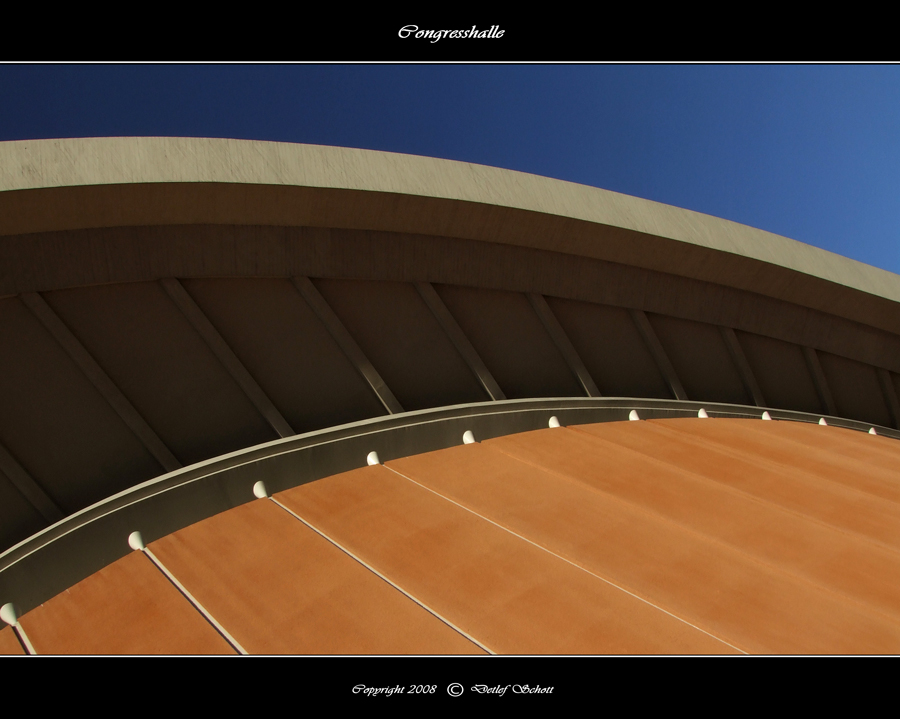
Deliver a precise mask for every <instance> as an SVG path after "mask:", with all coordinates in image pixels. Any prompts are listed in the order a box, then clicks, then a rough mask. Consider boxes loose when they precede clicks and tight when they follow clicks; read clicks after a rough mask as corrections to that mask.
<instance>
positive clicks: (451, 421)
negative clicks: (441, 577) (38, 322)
mask: <svg viewBox="0 0 900 719" xmlns="http://www.w3.org/2000/svg"><path fill="white" fill-rule="evenodd" d="M701 408H702V409H705V411H706V412H707V414H708V416H710V417H739V418H757V419H758V418H760V417H761V411H762V409H763V408H758V407H752V406H747V405H733V404H716V403H708V402H690V401H679V400H658V399H637V398H622V397H604V398H589V397H574V398H573V397H562V398H547V399H525V400H505V401H492V402H479V403H474V404H465V405H455V406H452V407H442V408H438V409H427V410H419V411H415V412H405V413H403V414H398V415H389V416H386V417H377V418H373V419H367V420H362V421H359V422H353V423H351V424H346V425H341V426H338V427H332V428H328V429H324V430H317V431H315V432H309V433H306V434H303V435H297V436H294V437H288V438H285V439H280V440H275V441H273V442H267V443H265V444H261V445H257V446H254V447H249V448H246V449H244V450H240V451H237V452H233V453H230V454H227V455H223V456H221V457H217V458H215V459H211V460H207V461H205V462H201V463H198V464H195V465H192V466H190V467H185V468H183V469H179V470H176V471H174V472H170V473H169V474H165V475H163V476H161V477H157V478H156V479H153V480H150V481H148V482H144V483H142V484H139V485H137V486H135V487H132V488H130V489H128V490H126V491H124V492H121V493H119V494H116V495H113V496H111V497H108V498H107V499H105V500H103V501H101V502H98V503H97V504H95V505H93V506H91V507H88V508H86V509H84V510H82V511H80V512H78V513H76V514H73V515H71V516H69V517H66V518H65V519H63V520H61V521H59V522H57V523H56V524H54V525H52V526H51V527H48V528H47V529H45V530H43V531H41V532H39V533H38V534H35V535H33V536H32V537H30V538H28V539H26V540H24V541H23V542H20V543H19V544H17V545H15V546H14V547H11V548H10V549H8V550H7V551H6V552H4V553H2V554H0V602H6V601H12V602H15V605H16V607H17V608H19V610H20V611H21V612H22V613H25V612H27V611H30V610H31V609H33V608H34V607H36V606H38V605H39V604H41V603H42V602H44V601H46V600H48V599H50V598H52V597H53V596H55V595H56V594H59V593H60V592H62V591H64V590H66V589H68V588H69V587H71V586H73V585H74V584H76V583H77V582H79V581H81V580H82V579H84V578H86V577H88V576H90V575H91V574H93V573H95V572H97V571H99V570H100V569H102V568H103V567H105V566H107V565H109V564H111V563H112V562H114V561H116V560H117V559H120V558H121V557H123V556H124V555H126V554H127V553H128V552H129V551H130V549H129V547H128V543H127V538H128V536H129V534H130V533H131V532H134V531H140V532H141V534H142V536H143V538H144V540H145V542H147V543H150V542H153V541H154V540H156V539H160V538H161V537H164V536H167V535H169V534H171V533H173V532H176V531H178V530H179V529H182V528H184V527H187V526H189V525H191V524H194V523H196V522H199V521H201V520H203V519H206V518H208V517H211V516H213V515H215V514H218V513H220V512H224V511H227V510H228V509H231V508H232V507H237V506H239V505H241V504H245V503H247V502H249V501H252V500H253V498H254V494H253V485H254V484H255V483H256V482H259V481H260V480H262V481H263V482H264V483H265V486H266V487H267V489H268V491H269V493H270V494H271V493H275V492H280V491H283V490H286V489H290V488H291V487H296V486H299V485H301V484H305V483H307V482H312V481H315V480H317V479H321V478H323V477H328V476H331V475H333V474H338V473H340V472H346V471H349V470H351V469H357V468H359V467H364V466H365V465H366V456H367V453H369V452H371V451H376V452H377V453H378V456H379V457H380V458H381V461H385V460H391V459H397V458H399V457H406V456H410V455H414V454H422V453H424V452H430V451H433V450H437V449H445V448H447V447H452V446H456V445H458V444H461V443H462V441H463V440H462V437H463V434H464V433H465V432H466V431H467V430H469V431H472V432H473V433H474V435H475V436H476V437H478V438H479V440H483V439H490V438H493V437H500V436H504V435H508V434H515V433H518V432H526V431H530V430H535V429H543V428H545V427H547V426H548V422H549V420H550V417H551V416H555V417H557V418H558V420H559V422H560V423H561V424H562V425H564V426H565V425H577V424H588V423H597V422H615V421H626V420H628V417H629V413H630V412H631V411H632V410H637V411H638V412H639V414H640V417H641V419H662V418H673V417H696V416H697V413H698V411H699V410H700V409H701ZM768 412H769V414H770V415H771V417H772V418H773V419H781V420H793V421H800V422H808V423H817V422H818V421H819V419H820V415H814V414H809V413H804V412H793V411H787V410H778V409H771V408H770V409H768ZM827 420H828V424H829V425H830V426H837V427H844V428H848V429H854V430H858V431H861V432H868V431H869V429H870V427H871V426H872V425H870V424H866V423H863V422H857V421H854V420H847V419H842V418H838V417H828V418H827ZM876 429H877V432H878V434H879V435H882V436H886V437H893V438H895V439H900V431H897V430H894V429H891V428H888V427H880V426H877V425H876Z"/></svg>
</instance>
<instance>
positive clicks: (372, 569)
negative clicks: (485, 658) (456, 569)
mask: <svg viewBox="0 0 900 719" xmlns="http://www.w3.org/2000/svg"><path fill="white" fill-rule="evenodd" d="M269 499H270V500H271V501H273V502H274V503H275V504H277V505H278V506H279V507H281V508H282V509H283V510H284V511H285V512H287V513H288V514H290V515H291V516H292V517H294V518H295V519H297V520H299V521H300V522H302V523H303V524H305V525H306V526H307V527H309V528H310V529H311V530H312V531H314V532H315V533H316V534H318V535H319V536H320V537H322V538H323V539H325V540H326V541H328V542H330V543H331V544H333V545H334V546H335V547H337V548H338V549H340V550H341V551H342V552H344V554H346V555H347V556H349V557H351V558H352V559H355V560H356V561H357V562H359V563H360V564H361V565H362V566H364V567H365V568H366V569H368V570H369V571H370V572H372V573H373V574H374V575H375V576H377V577H380V578H381V579H383V580H384V581H385V582H387V583H388V584H390V585H391V586H392V587H393V588H394V589H396V590H397V591H398V592H400V593H401V594H403V595H404V596H406V597H408V598H409V599H411V600H412V601H414V602H415V603H416V604H418V605H419V606H420V607H422V609H424V610H425V611H426V612H428V613H429V614H431V615H432V616H433V617H435V618H437V619H439V620H440V621H442V622H443V623H444V624H446V625H447V626H448V627H450V628H451V629H453V630H454V631H456V632H458V633H459V634H461V635H462V636H464V637H465V638H466V639H468V640H469V641H470V642H472V643H473V644H474V645H475V646H477V647H480V648H481V649H484V651H486V652H487V653H488V654H492V655H495V654H496V653H497V652H495V651H493V650H492V649H490V648H489V647H487V646H485V645H484V644H482V643H481V642H479V641H478V640H477V639H476V638H475V637H473V636H472V635H471V634H469V633H468V632H465V631H463V630H462V629H460V628H459V627H458V626H456V625H455V624H454V623H453V622H451V621H450V620H449V619H447V618H445V617H442V616H441V615H440V614H438V612H437V611H435V610H434V609H432V608H431V607H429V606H428V605H427V604H425V603H423V602H422V601H420V600H419V599H417V598H416V597H414V596H413V595H412V594H410V593H409V592H407V591H406V590H405V589H404V588H403V587H401V586H400V585H399V584H397V583H396V582H392V581H391V580H390V579H388V578H387V577H386V576H385V575H384V574H382V573H381V572H379V571H378V570H377V569H375V567H373V566H372V565H371V564H369V563H368V562H366V561H364V560H363V559H362V558H361V557H358V556H357V555H355V554H354V553H353V552H351V551H350V550H349V549H347V547H345V546H343V545H342V544H340V543H339V542H337V541H335V540H334V539H332V538H331V537H329V536H328V535H327V534H325V532H323V531H322V530H320V529H318V528H317V527H315V526H313V525H312V524H310V523H309V522H308V521H306V520H305V519H304V518H303V517H301V516H300V515H299V514H297V513H296V512H294V511H293V510H292V509H289V508H288V507H286V506H285V505H283V504H282V503H281V502H279V501H278V500H277V499H275V498H274V497H269Z"/></svg>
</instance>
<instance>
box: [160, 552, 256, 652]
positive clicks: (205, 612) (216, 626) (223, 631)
mask: <svg viewBox="0 0 900 719" xmlns="http://www.w3.org/2000/svg"><path fill="white" fill-rule="evenodd" d="M142 552H143V553H144V554H146V555H147V559H149V560H150V561H151V562H153V564H155V565H156V568H157V569H159V571H161V572H162V573H163V574H165V575H166V578H167V579H168V580H169V581H170V582H172V584H174V585H175V588H176V589H177V590H178V591H179V592H181V593H182V594H183V595H184V597H185V599H187V600H188V601H189V602H190V603H191V604H192V605H193V606H194V608H195V609H196V610H197V611H198V612H200V614H202V615H203V617H204V618H205V619H206V621H208V622H209V623H210V624H212V626H213V628H214V629H215V630H216V631H217V632H218V633H219V634H221V635H222V638H223V639H224V640H225V641H226V642H228V643H229V644H230V645H231V646H232V648H233V649H234V650H235V651H236V652H237V653H238V654H245V655H246V654H247V650H246V649H244V648H243V647H242V646H241V645H240V643H239V642H238V640H237V639H235V638H234V637H233V636H231V634H229V633H228V630H227V629H225V627H223V626H222V625H221V624H219V622H217V621H216V619H215V617H213V615H212V614H210V613H209V611H208V610H207V609H206V607H204V606H203V605H202V604H200V602H198V601H197V599H196V598H195V597H194V595H193V594H191V593H190V592H189V591H188V590H187V588H186V587H185V586H184V585H183V584H182V583H181V582H179V581H178V580H177V579H176V578H175V575H174V574H172V572H170V571H169V570H168V569H166V566H165V565H164V564H163V563H162V562H161V561H159V559H158V558H157V556H156V555H155V554H154V553H153V552H151V551H150V550H149V549H148V548H146V547H145V548H144V549H143V550H142Z"/></svg>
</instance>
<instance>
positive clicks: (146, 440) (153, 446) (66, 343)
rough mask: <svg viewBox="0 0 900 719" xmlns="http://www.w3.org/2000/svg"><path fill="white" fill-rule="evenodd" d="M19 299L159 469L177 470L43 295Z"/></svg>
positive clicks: (177, 465) (164, 448) (171, 457)
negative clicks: (150, 455) (57, 343)
mask: <svg viewBox="0 0 900 719" xmlns="http://www.w3.org/2000/svg"><path fill="white" fill-rule="evenodd" d="M22 301H23V302H24V303H25V304H26V305H27V306H28V309H30V310H31V311H32V313H33V314H34V316H35V317H37V318H38V320H40V322H41V324H43V325H44V327H45V328H46V329H47V331H48V332H50V334H51V335H53V337H54V338H55V339H56V341H57V342H59V344H60V345H61V346H62V348H63V349H64V350H65V351H66V353H67V354H68V355H69V357H71V358H72V360H73V361H74V362H75V364H77V365H78V367H79V369H80V370H81V371H82V372H83V373H84V375H85V377H87V378H88V380H89V381H90V383H91V384H92V385H94V387H95V388H96V389H97V391H98V392H100V394H101V395H103V398H104V399H105V400H106V401H107V402H108V403H109V406H110V407H112V408H113V410H114V411H115V413H116V414H117V415H119V417H120V418H121V419H122V421H123V422H125V424H126V425H128V428H129V429H130V430H131V431H132V432H134V434H135V436H136V437H137V438H138V439H139V440H140V441H141V443H142V444H143V445H144V447H145V448H146V449H147V451H148V452H150V454H152V455H153V457H154V458H155V459H156V461H157V462H159V463H160V465H162V467H163V469H164V470H166V471H167V472H174V471H175V470H176V469H180V468H181V466H182V465H181V462H179V461H178V459H176V457H175V455H174V454H172V452H171V451H170V450H169V448H168V447H167V446H166V445H165V444H164V443H163V441H162V440H161V439H160V438H159V435H157V434H156V432H154V431H153V428H152V427H151V426H150V425H149V424H147V421H146V420H145V419H144V418H143V417H142V416H141V414H140V413H139V412H138V411H137V410H136V409H135V408H134V405H132V404H131V402H130V401H129V400H128V398H127V397H126V396H125V395H124V394H122V391H121V390H120V389H119V388H118V387H117V386H116V384H115V382H113V381H112V379H110V377H109V375H107V374H106V372H104V371H103V369H102V368H101V367H100V365H99V364H97V362H96V360H95V359H94V358H93V357H91V355H90V353H89V352H88V351H87V349H85V347H84V345H82V344H81V342H79V341H78V338H77V337H75V335H73V334H72V332H71V331H70V330H69V328H68V327H66V325H65V324H64V323H63V321H62V320H61V319H60V318H59V317H58V316H57V314H56V313H55V312H54V311H53V309H52V308H51V307H50V305H48V304H47V302H46V301H45V300H44V298H43V297H41V296H40V295H39V294H37V293H36V292H27V293H25V294H23V295H22Z"/></svg>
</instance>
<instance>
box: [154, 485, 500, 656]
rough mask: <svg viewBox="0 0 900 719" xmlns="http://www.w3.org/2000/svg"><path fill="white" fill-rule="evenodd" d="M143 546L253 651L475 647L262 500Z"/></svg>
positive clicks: (467, 650)
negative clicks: (147, 546)
mask: <svg viewBox="0 0 900 719" xmlns="http://www.w3.org/2000/svg"><path fill="white" fill-rule="evenodd" d="M151 549H152V551H153V552H154V554H155V555H156V556H157V557H158V558H159V560H160V561H161V562H162V563H163V564H164V565H165V566H166V568H167V569H168V570H169V571H171V572H172V574H173V575H175V577H177V578H178V580H179V581H180V582H181V583H182V584H183V585H184V586H185V588H186V589H187V590H188V591H189V592H190V593H191V594H192V595H193V596H194V597H195V598H196V599H197V601H198V602H200V604H201V605H202V606H203V607H204V608H205V609H206V610H207V611H209V613H210V614H211V615H212V616H213V617H215V619H216V620H217V621H218V622H219V623H220V624H221V625H222V626H223V627H225V629H226V630H227V631H228V632H229V633H230V634H231V635H232V636H233V637H234V638H235V639H236V640H237V641H238V642H239V643H240V644H241V645H242V646H243V647H244V648H245V649H246V650H247V651H248V652H250V653H253V654H255V653H262V654H278V653H292V654H483V653H484V652H483V651H482V650H481V649H480V648H479V647H478V646H477V645H475V644H473V643H472V642H470V641H469V640H468V639H466V638H465V637H464V636H463V635H461V634H460V633H459V632H457V631H455V630H454V629H452V628H451V627H449V626H447V625H446V624H445V623H444V622H442V621H440V620H439V619H437V618H436V617H434V616H433V615H432V614H429V613H428V612H427V611H426V610H424V609H423V608H422V607H420V606H419V605H418V604H416V603H415V602H413V601H412V600H411V599H409V598H408V597H406V596H405V595H404V594H403V593H401V592H400V591H398V590H397V589H395V588H394V587H392V586H391V585H390V584H388V583H387V582H385V581H384V580H383V579H381V578H380V577H378V576H377V575H376V574H373V573H372V572H371V571H370V570H368V569H366V568H365V567H364V566H363V565H361V564H360V563H359V562H357V561H356V560H354V559H353V558H351V557H350V556H348V555H347V554H346V553H344V552H343V551H341V550H340V549H338V548H337V547H335V546H334V545H333V544H331V543H330V542H328V541H327V540H325V539H323V538H322V537H321V536H319V535H318V534H316V533H315V532H313V531H312V530H311V529H309V528H308V527H306V526H305V525H304V524H303V523H302V522H300V521H299V520H297V519H296V518H295V517H292V516H291V515H290V514H289V513H288V512H286V511H285V510H284V509H282V508H281V507H278V506H277V505H276V504H275V503H274V502H271V501H269V500H257V501H255V502H251V503H249V504H245V505H243V506H241V507H237V508H235V509H232V510H231V511H229V512H225V513H223V514H219V515H217V516H215V517H211V518H210V519H207V520H205V521H203V522H199V523H197V524H195V525H193V526H191V527H187V528H186V529H183V530H181V531H179V532H176V533H175V534H172V535H170V536H168V537H165V538H163V539H160V540H159V541H157V542H154V543H153V544H152V545H151Z"/></svg>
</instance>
